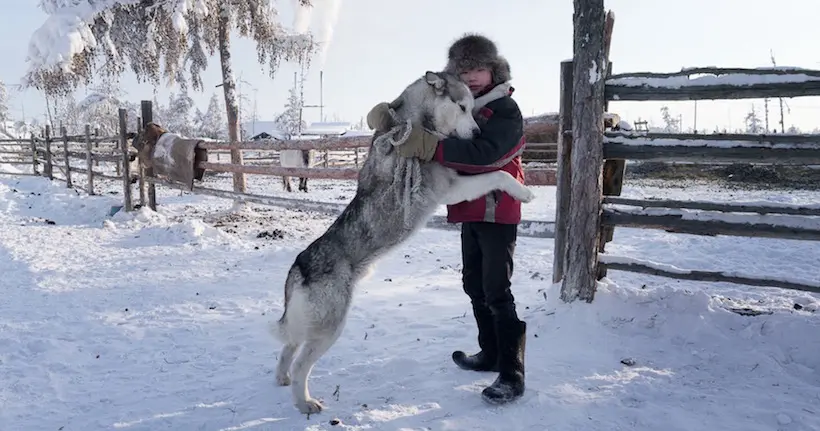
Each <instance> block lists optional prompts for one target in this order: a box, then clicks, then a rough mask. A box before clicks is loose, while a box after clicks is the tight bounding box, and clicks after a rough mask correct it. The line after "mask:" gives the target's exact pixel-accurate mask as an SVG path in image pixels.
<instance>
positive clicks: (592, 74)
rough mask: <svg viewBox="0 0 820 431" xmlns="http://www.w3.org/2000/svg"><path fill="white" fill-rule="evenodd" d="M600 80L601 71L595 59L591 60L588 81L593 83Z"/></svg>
mask: <svg viewBox="0 0 820 431" xmlns="http://www.w3.org/2000/svg"><path fill="white" fill-rule="evenodd" d="M600 80H601V71H600V70H598V63H596V62H595V61H593V62H592V66H591V67H590V68H589V83H590V84H595V83H596V82H598V81H600Z"/></svg>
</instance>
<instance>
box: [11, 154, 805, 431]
mask: <svg viewBox="0 0 820 431" xmlns="http://www.w3.org/2000/svg"><path fill="white" fill-rule="evenodd" d="M0 170H2V171H6V172H13V171H14V168H13V167H9V166H5V165H2V163H0ZM75 181H76V182H77V183H80V182H81V181H83V179H82V176H78V178H77V179H75ZM230 181H231V176H230V174H226V175H220V176H213V177H212V176H208V177H206V184H205V185H206V186H208V187H220V188H224V189H228V188H230ZM279 182H280V179H279V178H278V177H271V178H263V177H260V176H249V177H248V188H249V192H251V193H262V194H271V195H276V196H288V197H294V195H297V196H304V197H305V198H306V199H307V198H309V199H313V200H318V201H323V202H335V203H344V202H347V200H349V199H350V197H351V196H352V193H353V191H354V188H355V184H354V183H352V182H333V181H322V180H315V181H313V182H312V185H311V192H310V193H309V194H308V195H303V194H293V193H290V194H289V193H286V192H282V191H281V185H279ZM98 187H100V189H101V193H100V195H98V196H87V195H85V194H83V193H82V192H75V191H74V190H71V189H66V188H65V184H63V183H60V182H56V181H55V182H54V183H49V182H48V181H47V180H45V179H43V178H36V177H11V176H4V177H0V273H2V275H3V283H4V284H3V286H4V287H5V288H6V289H4V295H3V297H2V300H0V376H1V377H0V400H2V403H3V408H2V409H0V429H2V430H40V429H53V430H58V429H63V430H65V431H70V430H83V431H94V430H103V429H105V430H109V429H118V430H128V431H132V430H152V431H153V430H189V429H204V430H243V429H247V430H256V429H259V430H262V429H271V430H288V431H290V430H311V431H315V430H332V429H341V430H350V431H354V430H355V431H359V430H398V429H407V430H409V429H436V430H439V429H449V430H456V429H457V430H498V429H503V430H509V431H514V430H564V429H584V430H606V431H612V430H625V429H629V430H658V429H664V430H693V429H702V430H711V429H714V430H718V429H719V430H744V431H745V430H751V431H754V430H772V429H783V430H790V431H791V430H795V431H802V430H813V429H818V428H820V415H819V414H818V407H817V406H818V405H820V347H818V345H817V343H815V342H812V340H814V339H816V334H817V333H818V330H820V315H818V309H820V297H818V295H812V294H809V293H804V292H795V291H786V290H779V289H774V288H757V287H745V286H737V285H730V284H721V283H698V282H691V281H680V280H670V279H666V278H659V277H653V276H648V275H643V274H633V273H627V272H619V271H614V270H611V271H610V272H609V278H607V279H604V280H603V281H602V282H601V283H600V286H599V289H598V293H597V295H596V299H595V301H594V302H593V303H592V304H587V303H583V302H580V303H578V302H576V303H572V304H565V303H563V302H561V301H560V300H559V299H558V286H555V285H551V284H550V281H549V280H550V279H551V273H550V272H551V265H552V258H553V252H552V247H553V244H552V240H549V239H543V238H530V237H519V240H518V245H517V248H516V266H515V272H514V276H513V291H514V293H515V295H516V299H517V301H518V310H519V313H520V315H521V317H522V318H523V319H524V320H526V321H527V322H528V339H527V347H526V354H527V356H526V365H527V392H526V393H525V395H524V397H523V398H522V399H521V400H519V401H518V402H516V403H515V404H512V405H509V406H504V407H489V406H487V405H485V404H484V403H483V402H482V401H481V399H480V396H479V392H480V390H481V389H482V388H483V387H484V386H486V385H487V384H489V383H491V382H492V380H493V379H494V377H495V376H494V374H493V373H473V372H467V371H463V370H460V369H458V368H457V367H455V365H454V364H453V363H452V361H451V359H450V354H451V352H452V351H453V350H454V349H467V350H469V351H474V349H475V348H476V341H475V336H476V332H475V323H474V321H473V319H472V316H471V311H470V305H469V301H468V299H467V297H466V296H465V295H464V293H463V291H462V289H461V281H460V280H461V275H460V264H461V257H460V248H459V246H458V244H459V233H458V232H457V231H442V230H433V229H424V230H422V231H420V232H419V233H418V234H417V235H415V236H414V237H413V238H411V239H410V240H409V241H408V243H406V244H405V245H402V246H401V247H399V248H398V249H396V250H395V251H394V252H393V253H391V254H390V255H388V256H386V257H385V258H384V259H382V260H381V261H380V262H379V263H378V264H377V266H376V271H375V273H374V274H373V275H372V277H370V278H369V279H368V280H365V281H364V282H362V283H361V285H360V286H359V288H358V291H357V296H356V298H355V300H354V306H353V309H352V310H351V313H350V316H349V320H348V322H347V325H346V328H345V331H344V333H343V334H342V336H341V338H340V339H339V341H338V342H337V344H336V345H334V346H333V347H332V348H331V349H330V351H329V352H328V353H327V354H326V355H325V356H324V357H323V358H322V359H320V361H319V362H318V363H317V365H316V367H315V368H314V371H313V375H312V379H311V391H312V393H313V394H314V395H315V396H318V397H320V398H322V399H323V400H324V402H325V405H326V410H325V412H323V413H321V414H318V415H311V416H310V417H309V418H306V417H305V416H304V415H300V414H299V413H298V412H297V411H296V410H295V409H294V408H293V406H292V405H291V398H290V389H289V388H282V387H278V386H276V385H275V383H274V375H273V371H274V367H275V365H276V355H277V354H278V352H279V349H280V345H279V344H278V342H276V341H275V340H273V339H272V337H271V336H270V335H269V334H268V332H267V328H268V324H269V322H270V321H271V320H274V319H278V318H279V315H280V313H281V311H282V283H283V281H284V277H285V274H286V272H287V269H288V267H289V266H290V264H291V263H292V262H293V259H294V258H295V256H296V255H297V254H298V253H299V252H300V251H301V250H302V249H303V248H304V247H305V246H306V245H307V244H308V243H309V242H310V241H312V240H313V239H314V238H315V237H316V236H318V235H320V234H321V233H322V232H323V231H324V229H326V228H327V227H328V226H329V225H330V223H332V221H333V219H332V218H331V217H328V216H326V215H323V214H321V213H312V212H306V211H297V210H290V209H287V208H272V207H271V208H268V207H252V208H251V209H249V210H247V211H246V212H243V213H239V214H231V213H228V212H227V210H228V209H230V207H231V202H230V201H226V200H222V199H217V198H210V197H204V196H196V195H191V194H188V193H180V192H179V191H176V190H169V189H165V188H162V187H158V190H157V195H158V202H159V203H160V211H159V213H154V212H152V211H150V210H148V209H141V210H139V211H137V212H135V213H131V214H126V213H123V212H118V213H116V214H115V215H114V216H108V213H109V211H110V209H111V207H115V206H117V205H120V204H121V201H120V197H119V195H118V194H114V193H115V192H116V191H117V190H119V188H120V187H121V185H120V184H119V183H118V182H117V181H103V180H100V183H99V185H98ZM535 190H536V193H537V194H538V199H537V200H535V201H533V203H532V204H527V205H524V206H523V212H524V217H525V218H529V219H538V220H545V221H549V220H552V218H553V214H554V210H555V205H554V196H555V188H554V187H536V188H535ZM732 193H733V195H732V196H731V199H733V200H738V201H763V200H765V201H776V202H779V203H782V204H790V205H807V204H810V203H816V202H818V201H820V192H812V191H800V190H796V191H776V190H775V191H744V190H735V191H733V192H732ZM623 196H624V197H627V198H649V197H652V196H663V197H666V198H669V199H686V198H689V199H695V198H696V199H699V200H716V199H715V198H716V197H717V196H725V191H723V190H716V189H713V188H712V186H710V185H708V184H701V183H685V184H676V187H673V188H670V187H668V186H663V187H661V186H658V185H655V184H654V183H652V182H645V183H642V184H641V185H636V183H635V182H627V183H626V184H624V193H623ZM438 213H439V214H442V213H443V209H440V210H439V211H438ZM49 221H50V222H51V223H49ZM52 223H53V224H52ZM607 253H611V254H612V255H613V256H628V257H629V258H631V259H638V260H641V261H652V262H654V263H657V264H658V265H670V266H674V267H677V268H697V269H702V270H713V271H738V272H743V273H744V274H748V275H750V276H773V277H783V278H785V277H787V276H788V277H795V278H798V279H804V280H816V279H817V268H818V266H820V249H818V244H817V243H815V242H810V241H806V242H798V241H786V240H775V239H759V238H738V237H709V238H706V237H698V236H690V235H683V234H670V233H666V232H662V231H653V230H639V229H626V228H624V229H621V228H619V229H617V230H616V232H615V239H614V241H613V242H611V243H609V244H607ZM736 308H752V309H757V310H762V311H766V312H767V313H766V314H762V315H759V316H741V315H739V314H737V313H734V312H732V311H729V309H736ZM334 393H335V395H334ZM333 418H338V419H339V421H340V424H339V425H335V426H334V425H331V424H330V421H331V419H333Z"/></svg>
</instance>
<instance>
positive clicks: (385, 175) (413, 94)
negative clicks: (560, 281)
mask: <svg viewBox="0 0 820 431" xmlns="http://www.w3.org/2000/svg"><path fill="white" fill-rule="evenodd" d="M487 102H489V100H488V101H486V102H483V103H487ZM390 107H391V108H392V110H393V113H394V114H395V115H394V116H393V120H394V121H393V122H392V123H391V124H390V125H389V126H391V127H389V128H384V129H380V130H377V131H376V133H375V134H374V138H373V140H372V141H371V146H370V151H369V153H368V155H367V158H366V160H365V162H364V164H363V166H362V168H361V170H360V172H359V181H358V187H357V190H356V195H355V196H354V197H353V199H352V200H351V201H350V203H349V204H348V206H347V208H345V209H344V211H343V212H342V213H341V214H340V215H339V217H338V218H337V219H336V221H334V223H333V224H332V225H331V226H330V227H329V228H328V229H327V231H326V232H325V233H324V234H323V235H322V236H320V237H319V238H317V239H316V240H315V241H313V242H312V243H311V244H310V245H308V246H307V248H306V249H305V250H304V251H302V252H301V253H299V255H298V256H297V257H296V260H295V262H294V263H293V265H292V266H291V268H290V271H289V272H288V275H287V279H286V281H285V304H284V307H285V310H284V312H283V314H282V317H281V318H280V319H279V320H278V321H277V322H275V323H274V324H273V325H272V327H271V331H272V333H273V334H274V336H275V337H276V338H278V339H279V340H280V341H281V342H282V343H283V344H284V346H283V348H282V351H281V353H280V355H279V363H278V365H277V368H276V381H277V383H278V384H279V385H282V386H287V385H291V389H292V396H293V402H294V404H295V406H296V408H297V409H298V410H299V411H300V412H302V413H307V414H309V413H317V412H319V411H321V410H322V408H323V406H322V404H321V403H320V402H319V401H318V400H316V399H314V398H312V397H311V396H310V392H309V391H308V376H309V375H310V372H311V370H312V369H313V365H314V364H315V363H316V361H317V360H318V359H319V358H320V357H321V356H322V355H323V354H324V353H325V352H327V350H328V349H329V348H330V347H331V346H332V345H333V344H334V343H335V342H336V340H337V339H338V337H339V335H340V334H341V332H342V329H343V327H344V324H345V320H346V317H347V313H348V310H349V308H350V305H351V300H352V298H353V291H354V288H355V286H356V284H357V282H358V281H359V280H361V279H362V278H363V277H364V276H365V275H366V274H367V273H368V272H369V268H370V267H371V265H372V264H374V263H375V262H376V260H377V259H379V258H380V257H381V256H383V255H384V254H385V253H387V252H388V251H390V250H392V249H393V248H394V247H396V246H398V245H399V244H401V243H402V242H403V241H405V240H406V239H407V238H408V237H410V236H411V235H412V234H413V233H414V232H415V231H416V230H417V229H419V228H420V227H421V226H423V225H424V224H425V223H426V221H427V220H428V218H429V217H430V216H431V215H432V214H433V213H434V211H435V210H436V208H437V207H438V206H439V205H442V204H455V203H458V202H462V201H467V200H473V199H477V198H479V197H481V196H484V195H485V194H487V193H490V192H492V191H494V190H502V191H505V192H507V193H509V194H510V195H512V196H513V197H515V198H516V199H519V200H521V201H522V202H529V201H531V200H532V199H533V197H534V195H533V193H532V192H531V191H530V190H529V189H528V188H527V187H525V186H524V185H522V184H521V183H519V182H518V181H517V180H516V179H515V178H514V177H513V176H511V175H510V174H509V173H507V172H504V171H495V172H491V173H486V174H479V175H472V176H459V175H458V173H457V172H456V171H454V170H453V169H450V168H447V167H444V166H442V165H441V164H439V163H436V162H421V161H419V160H418V159H415V158H412V159H406V158H403V157H402V156H401V155H399V154H398V153H397V152H396V151H395V149H394V145H401V142H402V136H403V137H404V139H406V135H407V133H408V132H409V129H408V128H407V127H408V125H409V124H412V125H423V126H424V127H425V128H427V129H428V130H430V131H433V132H437V133H439V134H441V135H442V136H455V137H460V138H464V139H467V138H472V137H474V136H475V135H477V134H478V133H479V128H478V125H477V124H476V122H475V120H474V119H473V109H474V108H476V106H475V99H474V98H473V96H472V95H471V94H470V91H469V89H468V88H467V86H466V85H464V84H463V83H462V82H461V81H460V80H459V79H458V77H456V76H455V75H452V74H450V73H445V72H438V73H434V72H427V73H425V75H424V76H423V77H421V78H419V79H418V80H416V81H415V82H413V83H412V84H410V85H409V86H408V87H407V88H406V89H405V90H404V91H403V92H402V93H401V95H400V96H399V97H398V98H397V99H396V100H394V101H393V102H392V103H390ZM387 129H389V131H388V130H387Z"/></svg>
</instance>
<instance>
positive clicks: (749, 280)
mask: <svg viewBox="0 0 820 431" xmlns="http://www.w3.org/2000/svg"><path fill="white" fill-rule="evenodd" d="M609 258H610V256H607V255H601V256H600V257H599V263H598V264H599V265H604V266H606V267H607V268H609V269H614V270H616V271H628V272H636V273H641V274H649V275H656V276H660V277H667V278H673V279H678V280H692V281H710V282H716V283H733V284H743V285H747V286H761V287H779V288H781V289H791V290H800V291H803V292H814V293H820V285H816V284H815V285H813V284H807V283H800V282H796V281H789V280H781V279H775V278H759V277H749V276H744V275H736V274H726V273H723V272H716V271H699V270H683V271H671V270H665V269H663V268H658V267H654V266H650V265H644V264H641V263H638V262H619V261H617V260H616V261H613V262H610V261H608V259H609Z"/></svg>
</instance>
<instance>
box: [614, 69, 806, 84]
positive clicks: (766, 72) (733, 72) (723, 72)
mask: <svg viewBox="0 0 820 431" xmlns="http://www.w3.org/2000/svg"><path fill="white" fill-rule="evenodd" d="M692 75H714V76H730V77H731V76H734V77H735V78H733V79H737V76H742V75H758V76H794V77H801V76H805V77H814V78H820V70H814V69H802V68H799V67H758V68H754V69H752V68H743V67H690V68H685V69H681V70H679V71H677V72H629V73H618V74H613V75H612V76H610V77H609V78H608V79H607V82H609V81H614V80H622V79H630V78H657V79H665V78H673V77H681V76H686V77H689V76H692ZM724 79H725V78H724Z"/></svg>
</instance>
